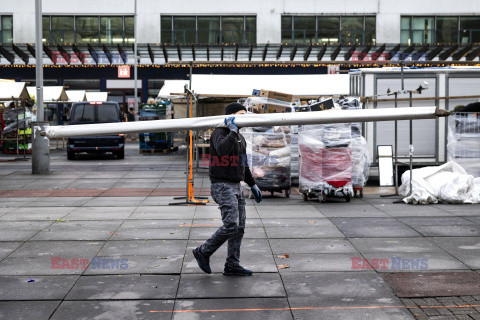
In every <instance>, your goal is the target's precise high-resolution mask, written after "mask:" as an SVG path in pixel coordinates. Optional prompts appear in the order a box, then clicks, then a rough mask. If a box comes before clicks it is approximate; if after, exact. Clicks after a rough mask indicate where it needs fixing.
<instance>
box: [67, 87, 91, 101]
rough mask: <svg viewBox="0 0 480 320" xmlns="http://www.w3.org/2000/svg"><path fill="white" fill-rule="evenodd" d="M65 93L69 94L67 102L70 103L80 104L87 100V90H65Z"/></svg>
mask: <svg viewBox="0 0 480 320" xmlns="http://www.w3.org/2000/svg"><path fill="white" fill-rule="evenodd" d="M65 93H66V94H67V97H68V100H67V101H69V102H80V101H85V100H86V99H87V98H86V95H85V94H86V91H85V90H65Z"/></svg>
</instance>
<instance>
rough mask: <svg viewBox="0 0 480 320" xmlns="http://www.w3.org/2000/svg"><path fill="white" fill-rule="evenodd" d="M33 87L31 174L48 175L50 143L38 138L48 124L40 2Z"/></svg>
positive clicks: (37, 0) (39, 0)
mask: <svg viewBox="0 0 480 320" xmlns="http://www.w3.org/2000/svg"><path fill="white" fill-rule="evenodd" d="M35 63H36V68H35V74H36V77H35V80H36V82H35V86H36V89H37V96H36V100H37V122H34V123H32V135H33V137H32V173H33V174H47V173H50V141H49V140H48V138H47V137H45V136H40V132H41V131H45V130H46V128H47V127H48V123H45V122H43V121H44V113H43V42H42V0H35Z"/></svg>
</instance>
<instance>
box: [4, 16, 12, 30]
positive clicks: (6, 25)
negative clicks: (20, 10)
mask: <svg viewBox="0 0 480 320" xmlns="http://www.w3.org/2000/svg"><path fill="white" fill-rule="evenodd" d="M11 29H13V17H9V16H3V17H2V30H11Z"/></svg>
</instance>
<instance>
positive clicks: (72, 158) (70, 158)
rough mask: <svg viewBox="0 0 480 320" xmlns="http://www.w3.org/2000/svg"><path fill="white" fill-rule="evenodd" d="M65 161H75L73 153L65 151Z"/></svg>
mask: <svg viewBox="0 0 480 320" xmlns="http://www.w3.org/2000/svg"><path fill="white" fill-rule="evenodd" d="M67 159H68V160H75V152H73V151H67Z"/></svg>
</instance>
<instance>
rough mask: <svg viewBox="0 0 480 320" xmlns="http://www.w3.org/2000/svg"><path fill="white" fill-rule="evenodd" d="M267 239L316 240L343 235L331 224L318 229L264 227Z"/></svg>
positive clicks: (341, 236)
mask: <svg viewBox="0 0 480 320" xmlns="http://www.w3.org/2000/svg"><path fill="white" fill-rule="evenodd" d="M265 231H266V232H267V236H268V238H269V239H285V238H287V239H317V238H343V237H344V235H343V234H342V233H341V232H340V231H339V230H338V229H337V227H335V226H334V225H333V224H332V223H330V222H328V223H326V224H325V225H324V226H318V227H266V228H265Z"/></svg>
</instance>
